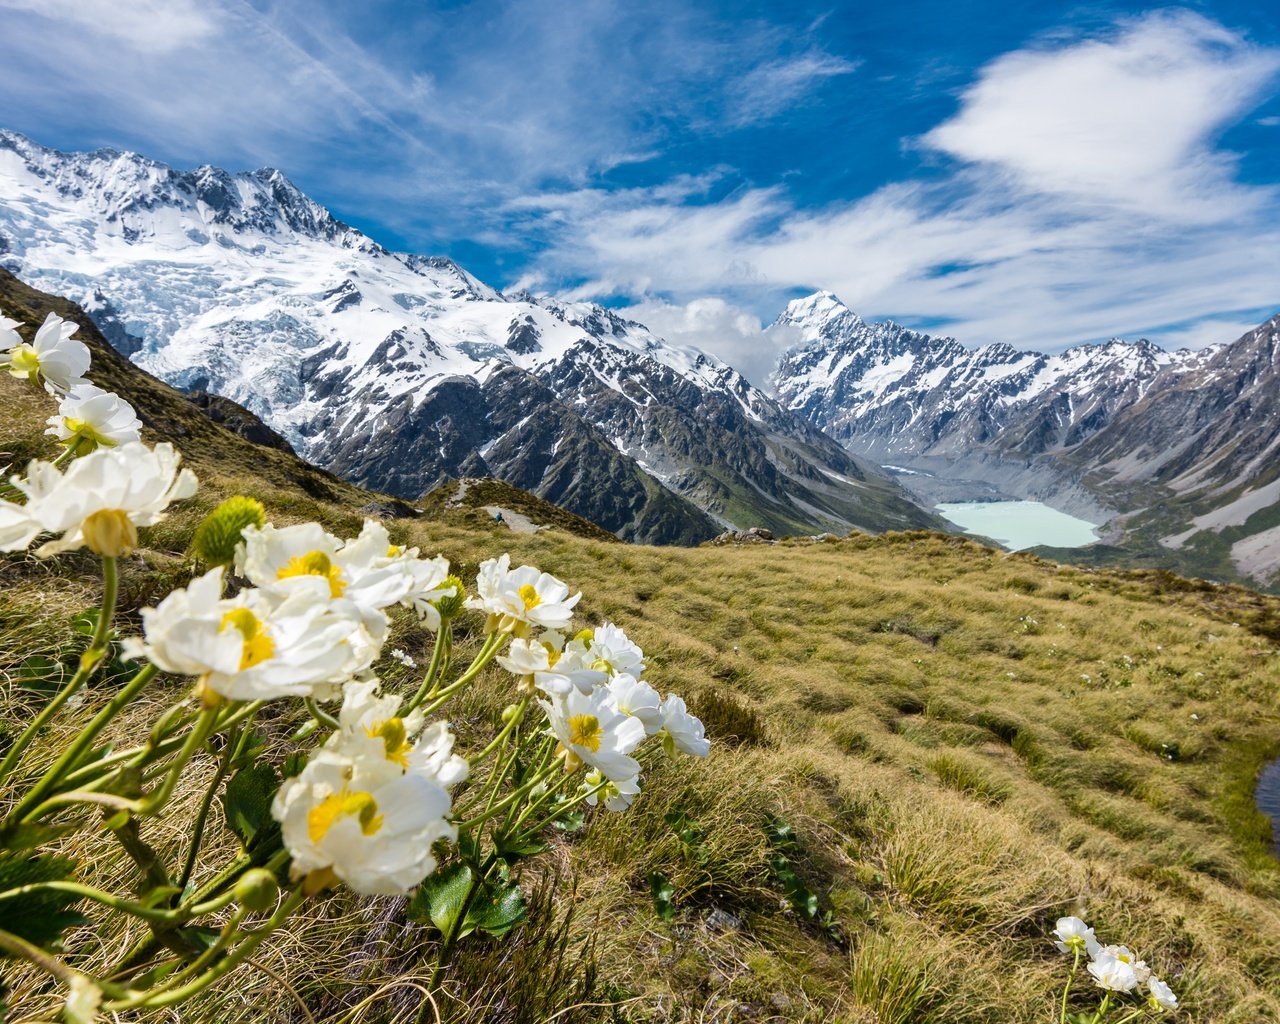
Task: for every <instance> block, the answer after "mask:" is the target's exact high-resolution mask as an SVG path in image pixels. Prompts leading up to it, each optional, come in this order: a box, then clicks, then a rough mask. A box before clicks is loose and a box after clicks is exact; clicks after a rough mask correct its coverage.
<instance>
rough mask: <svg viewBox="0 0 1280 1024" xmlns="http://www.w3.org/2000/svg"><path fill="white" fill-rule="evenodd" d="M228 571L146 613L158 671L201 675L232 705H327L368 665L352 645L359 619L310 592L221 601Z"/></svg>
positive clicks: (251, 594) (253, 593)
mask: <svg viewBox="0 0 1280 1024" xmlns="http://www.w3.org/2000/svg"><path fill="white" fill-rule="evenodd" d="M222 572H223V570H222V569H221V568H217V569H212V570H210V571H209V572H207V573H205V574H204V575H203V576H200V577H198V578H197V579H195V580H193V581H192V582H191V583H190V584H189V585H188V586H187V587H185V588H183V589H181V590H175V591H173V592H172V593H171V594H169V595H168V596H167V597H166V598H165V599H164V600H163V601H161V602H160V604H159V605H158V606H157V607H155V608H144V609H143V611H142V624H143V632H144V634H145V637H146V643H145V645H144V647H143V653H145V654H146V656H147V658H148V659H150V661H151V662H152V663H153V664H154V665H155V666H156V667H157V668H161V669H163V670H164V671H166V672H173V673H176V674H178V675H189V676H199V677H200V678H201V680H202V683H203V685H204V686H205V687H207V688H208V689H209V690H210V691H212V692H213V693H216V694H220V695H221V696H223V697H228V698H230V699H232V700H272V699H275V698H279V697H289V696H297V697H315V698H316V699H319V700H327V699H329V698H331V697H335V696H337V695H338V692H339V688H340V686H341V684H342V683H344V682H345V681H346V680H347V679H348V678H349V677H350V676H351V674H352V673H353V672H357V671H360V670H362V669H364V668H366V667H367V662H365V661H363V660H362V657H361V652H360V650H359V649H358V648H356V647H354V646H353V645H352V644H351V642H350V638H351V636H352V635H353V634H354V633H356V632H357V631H358V630H359V629H360V624H359V622H358V621H357V620H356V619H355V618H354V617H352V616H349V615H341V614H339V613H338V612H336V611H335V610H334V609H333V607H332V606H331V605H330V604H329V602H328V601H326V600H322V599H321V598H320V597H319V596H317V595H316V594H315V593H314V592H311V591H296V592H295V593H292V594H288V595H286V596H285V597H283V598H281V597H273V596H272V595H270V594H267V593H264V592H263V591H260V590H253V589H250V590H245V591H242V592H241V593H240V594H238V595H237V596H236V597H233V598H227V599H223V598H222Z"/></svg>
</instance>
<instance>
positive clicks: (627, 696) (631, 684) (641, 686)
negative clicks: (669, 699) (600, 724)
mask: <svg viewBox="0 0 1280 1024" xmlns="http://www.w3.org/2000/svg"><path fill="white" fill-rule="evenodd" d="M609 692H610V693H611V694H612V695H613V701H614V703H615V704H617V705H618V710H619V711H621V712H622V713H623V714H624V715H631V716H632V717H633V718H638V719H640V721H641V722H642V723H644V732H645V735H646V736H656V735H657V734H658V732H659V731H660V730H661V729H662V726H663V723H664V722H665V721H666V719H665V717H664V716H663V713H662V698H661V697H660V696H658V691H657V690H655V689H654V688H653V687H652V686H650V685H649V684H648V683H646V682H642V681H641V680H639V679H637V678H636V677H635V676H632V675H616V676H614V677H613V678H612V679H610V680H609Z"/></svg>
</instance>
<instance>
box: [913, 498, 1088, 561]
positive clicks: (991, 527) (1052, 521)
mask: <svg viewBox="0 0 1280 1024" xmlns="http://www.w3.org/2000/svg"><path fill="white" fill-rule="evenodd" d="M934 507H935V508H936V509H937V510H938V511H939V512H941V513H942V516H943V518H944V519H947V520H949V521H951V522H953V523H955V524H956V525H957V526H958V527H960V528H961V529H962V530H964V531H965V533H973V534H977V535H978V536H980V537H990V538H991V539H992V540H995V541H999V542H1000V544H1001V545H1002V546H1003V547H1006V548H1008V549H1009V550H1011V551H1021V550H1022V549H1023V548H1032V547H1035V546H1036V545H1037V544H1048V545H1050V546H1052V547H1055V548H1079V547H1083V546H1084V545H1086V544H1092V543H1093V542H1094V541H1096V540H1097V539H1098V537H1097V534H1095V533H1094V527H1095V526H1096V525H1097V524H1096V523H1087V522H1085V521H1084V520H1083V519H1077V518H1076V517H1075V516H1069V515H1067V514H1066V513H1065V512H1059V511H1058V510H1057V509H1055V508H1050V507H1049V506H1048V505H1045V504H1042V503H1041V502H1038V501H960V502H947V503H945V504H942V505H936V506H934Z"/></svg>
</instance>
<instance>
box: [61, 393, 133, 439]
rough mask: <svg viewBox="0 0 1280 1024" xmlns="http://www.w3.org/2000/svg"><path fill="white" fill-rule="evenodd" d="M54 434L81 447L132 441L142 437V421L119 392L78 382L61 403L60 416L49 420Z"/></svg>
mask: <svg viewBox="0 0 1280 1024" xmlns="http://www.w3.org/2000/svg"><path fill="white" fill-rule="evenodd" d="M48 423H49V429H48V430H46V431H45V433H46V434H52V435H53V436H54V437H56V438H57V439H58V440H59V441H61V442H62V443H63V444H65V445H67V446H68V447H70V446H71V445H78V446H79V447H78V448H77V450H82V449H87V450H90V451H91V450H92V449H93V448H97V447H103V448H112V447H115V446H116V445H121V444H129V443H130V442H131V441H137V440H139V436H138V431H139V430H141V429H142V421H141V420H140V419H138V414H137V413H135V412H134V411H133V406H131V405H130V404H129V403H128V402H126V401H125V400H124V399H123V398H121V397H120V396H119V395H116V394H112V393H111V392H110V391H103V390H102V388H99V387H94V386H93V385H92V384H77V385H76V386H75V387H73V388H72V389H71V390H70V392H68V394H67V397H66V398H64V399H63V400H62V402H61V403H60V404H59V406H58V415H57V416H50V417H49V419H48Z"/></svg>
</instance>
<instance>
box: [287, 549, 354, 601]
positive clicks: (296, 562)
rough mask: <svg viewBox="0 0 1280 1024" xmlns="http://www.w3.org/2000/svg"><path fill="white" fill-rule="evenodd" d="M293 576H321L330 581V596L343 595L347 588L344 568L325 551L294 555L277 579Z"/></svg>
mask: <svg viewBox="0 0 1280 1024" xmlns="http://www.w3.org/2000/svg"><path fill="white" fill-rule="evenodd" d="M293 576H319V577H321V578H323V579H327V580H328V581H329V596H330V597H341V596H342V592H343V591H344V590H346V589H347V584H346V581H345V580H344V579H343V578H342V570H341V569H340V568H339V567H338V566H336V565H334V564H333V560H332V559H331V558H330V557H329V556H328V555H326V554H325V553H324V552H323V551H308V552H307V553H306V554H305V555H294V556H293V557H292V558H291V559H289V561H288V562H286V563H285V564H284V566H283V567H282V568H281V569H280V571H279V572H277V573H276V579H278V580H286V579H289V578H290V577H293Z"/></svg>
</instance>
